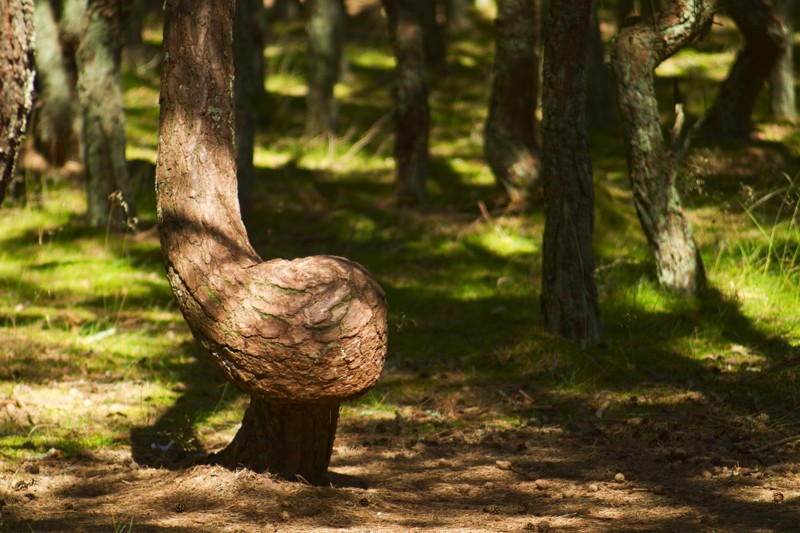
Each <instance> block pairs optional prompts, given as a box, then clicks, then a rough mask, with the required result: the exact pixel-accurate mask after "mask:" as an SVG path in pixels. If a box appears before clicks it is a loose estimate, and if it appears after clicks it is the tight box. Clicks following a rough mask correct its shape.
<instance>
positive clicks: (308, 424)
mask: <svg viewBox="0 0 800 533" xmlns="http://www.w3.org/2000/svg"><path fill="white" fill-rule="evenodd" d="M338 420H339V405H338V404H334V405H293V404H285V403H276V402H269V401H265V400H259V399H257V398H252V399H251V400H250V406H249V407H248V408H247V411H246V412H245V415H244V419H243V420H242V427H241V428H240V429H239V432H238V433H237V434H236V437H234V439H233V441H231V443H230V444H229V445H228V446H227V447H226V448H225V449H224V450H222V451H220V452H217V453H216V454H213V455H212V456H211V457H210V460H211V462H213V463H215V464H219V465H222V466H224V467H226V468H229V469H231V470H233V469H236V468H242V467H246V468H248V469H250V470H253V471H255V472H271V473H273V474H276V475H278V476H280V477H283V478H285V479H289V480H292V481H294V480H298V481H306V482H308V483H311V484H312V485H325V484H326V483H327V482H328V464H329V463H330V460H331V452H332V450H333V441H334V438H335V437H336V424H337V421H338Z"/></svg>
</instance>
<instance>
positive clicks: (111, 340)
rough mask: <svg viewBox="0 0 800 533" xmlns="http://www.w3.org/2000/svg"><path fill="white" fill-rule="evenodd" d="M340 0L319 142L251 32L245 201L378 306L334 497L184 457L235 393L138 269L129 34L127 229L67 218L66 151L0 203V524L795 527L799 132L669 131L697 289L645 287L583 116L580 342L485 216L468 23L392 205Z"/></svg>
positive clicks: (293, 81) (348, 408)
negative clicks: (259, 54) (420, 154)
mask: <svg viewBox="0 0 800 533" xmlns="http://www.w3.org/2000/svg"><path fill="white" fill-rule="evenodd" d="M354 5H358V6H360V8H364V9H365V12H364V13H361V14H359V15H358V16H357V17H355V18H354V19H353V26H352V28H353V32H352V35H351V37H352V39H351V41H349V42H348V69H347V75H346V80H345V83H342V84H340V85H339V86H338V87H337V96H338V97H339V98H340V103H341V117H342V118H341V128H340V131H341V135H340V137H338V138H336V139H333V140H330V141H325V140H320V139H316V140H308V139H303V137H302V131H303V123H304V98H303V96H304V91H305V81H304V68H305V48H304V45H303V42H304V41H303V39H304V37H303V28H302V25H301V24H299V23H295V24H285V25H277V26H275V27H274V28H273V37H274V39H273V41H271V44H270V46H269V47H268V48H267V51H266V53H267V56H268V59H269V74H268V79H267V89H268V91H269V100H268V105H265V109H264V110H262V111H264V112H265V113H264V116H266V117H267V118H268V121H265V122H264V125H263V127H262V128H261V129H260V132H259V137H258V143H257V148H256V153H255V162H256V166H257V173H258V176H257V180H256V183H255V184H254V190H253V193H252V197H251V202H250V203H251V209H249V210H248V212H247V216H246V217H245V218H246V219H245V221H246V224H247V227H248V230H249V232H250V237H251V240H252V242H253V244H254V246H255V248H256V249H257V250H259V252H260V253H261V254H262V256H263V257H265V258H272V257H300V256H304V255H311V254H320V253H326V254H336V255H343V256H347V257H350V258H352V259H354V260H356V261H359V262H360V263H362V264H363V265H365V266H366V267H367V268H368V269H369V270H370V271H371V272H372V273H373V274H374V275H375V276H376V278H377V279H378V280H379V282H380V283H381V285H382V286H383V287H384V288H385V290H386V293H387V299H388V302H389V307H390V335H389V351H388V354H387V361H386V367H385V370H384V373H383V375H382V378H381V380H380V381H379V383H378V384H377V386H376V387H375V388H374V389H373V390H371V391H370V392H368V393H367V394H366V395H365V396H364V397H362V398H360V399H358V400H355V401H353V402H350V403H348V404H345V405H343V406H342V417H341V419H340V426H339V431H338V433H337V439H336V443H335V447H334V451H333V458H332V463H331V472H332V477H331V479H332V486H330V487H323V488H320V487H311V486H307V485H304V484H302V483H291V482H287V481H282V480H277V479H273V478H272V477H270V476H269V475H266V474H255V473H252V472H247V471H235V472H232V471H227V470H224V469H221V468H218V467H210V466H200V465H198V461H199V460H200V459H202V458H203V457H204V456H205V455H206V454H207V453H208V452H211V451H216V450H218V449H220V448H222V447H223V446H225V444H226V443H228V442H229V441H230V440H231V439H232V438H233V435H234V434H235V432H236V430H237V425H238V423H239V421H240V420H241V416H242V414H243V413H244V410H245V407H246V398H245V397H243V396H242V395H241V394H239V393H237V392H236V391H233V390H231V388H230V387H228V386H227V385H226V384H225V381H224V379H223V378H222V377H221V375H220V373H219V372H218V370H217V369H216V368H215V367H214V365H213V364H212V363H211V362H210V360H209V359H208V358H207V356H206V355H205V354H204V353H203V352H202V349H201V348H200V347H199V346H198V345H197V344H196V343H195V342H194V341H193V339H192V337H191V334H190V333H189V331H188V329H187V327H186V325H185V323H184V322H183V319H182V317H181V315H180V313H179V311H178V310H177V308H176V306H175V304H174V302H173V299H172V293H171V291H170V288H169V286H168V284H167V282H166V279H165V276H164V271H163V263H162V260H161V252H160V249H159V241H158V235H157V230H156V229H155V205H154V204H155V202H154V198H153V195H154V192H153V190H152V189H153V187H152V179H153V173H154V162H155V154H156V139H157V126H158V83H159V81H158V80H159V77H158V76H159V74H158V63H159V62H158V44H159V40H160V35H159V33H158V30H157V27H156V26H157V25H156V24H155V23H154V22H153V20H149V23H148V25H147V31H146V34H145V41H146V45H147V46H149V47H150V48H149V51H147V50H146V51H145V53H144V54H143V55H142V57H144V58H147V57H148V54H149V57H150V58H151V59H149V60H147V61H141V58H139V62H138V63H136V64H135V65H133V66H131V65H128V66H127V67H126V70H125V73H124V74H125V80H124V83H125V89H126V91H125V98H126V117H127V129H128V158H129V160H130V161H131V170H132V172H133V174H134V175H135V176H136V177H137V179H140V180H141V182H142V186H141V191H140V196H141V198H139V203H140V205H139V207H140V216H141V219H142V220H141V229H140V231H139V232H137V233H124V234H123V233H116V232H113V231H106V230H104V229H101V230H96V229H92V228H89V227H88V226H87V224H86V221H85V218H84V216H83V213H84V211H85V200H84V198H83V194H84V193H83V189H82V187H83V186H82V183H81V181H80V180H79V179H78V178H79V176H78V175H77V174H76V172H74V171H75V170H76V167H75V165H71V166H70V167H69V168H66V169H55V170H53V171H47V172H44V173H41V172H37V171H35V169H33V168H32V167H31V166H28V165H26V164H25V162H23V165H22V167H23V168H26V169H27V172H26V173H25V179H24V183H23V186H21V187H19V188H18V189H17V191H16V193H15V195H16V196H15V198H12V199H11V200H10V201H8V202H6V204H4V207H3V209H2V210H0V345H2V347H3V349H2V350H0V531H8V532H13V533H20V532H36V533H39V532H56V531H64V532H81V531H84V532H112V531H113V532H114V533H131V532H165V533H166V532H176V533H177V532H249V531H252V532H263V531H281V532H293V531H353V532H368V531H373V532H379V531H386V532H405V531H434V530H436V531H464V532H473V531H539V532H542V531H551V532H552V531H563V532H583V531H587V532H595V531H597V532H621V531H663V532H674V531H703V532H712V531H715V532H758V531H764V532H767V531H798V530H800V478H799V477H798V475H799V474H800V415H798V413H800V387H798V376H800V348H799V347H800V328H799V327H798V324H799V322H798V320H800V319H799V318H798V317H800V229H798V223H797V222H798V220H797V218H798V208H797V205H798V198H799V197H800V187H798V185H800V182H798V183H797V184H796V183H795V181H796V177H795V176H797V175H798V170H800V159H798V153H800V132H798V130H797V128H795V127H790V126H787V125H786V124H781V123H778V122H773V121H770V120H769V118H768V116H767V114H766V112H765V109H766V106H765V102H764V101H761V102H759V107H758V109H757V116H756V119H757V122H758V131H757V133H756V135H755V136H754V138H753V139H752V140H750V141H742V142H729V143H725V144H719V143H715V142H712V141H711V140H708V139H705V140H703V139H698V140H697V142H695V144H694V146H693V149H692V150H691V153H690V155H689V157H687V159H686V161H685V162H684V165H683V172H682V175H681V178H680V180H681V181H680V188H681V193H682V196H683V199H684V201H685V203H686V206H687V212H688V215H689V218H690V220H691V222H692V224H693V226H694V230H695V234H696V240H697V242H698V246H699V249H700V250H701V254H702V256H703V260H704V262H705V265H706V269H707V272H708V278H709V281H710V288H709V289H708V290H707V291H706V292H704V293H703V294H701V295H700V296H698V297H697V298H683V297H680V296H677V295H673V294H668V293H665V292H664V291H662V290H661V289H660V288H659V287H658V284H657V283H656V281H655V279H654V275H653V265H652V260H651V258H650V254H649V252H648V249H647V245H646V242H645V239H644V237H643V235H642V232H641V229H640V227H639V224H638V221H637V219H636V215H635V212H634V210H633V207H632V201H631V194H630V190H629V186H628V182H627V173H626V167H625V155H624V149H623V147H622V144H621V141H620V135H619V131H618V130H617V129H616V128H614V127H610V128H607V129H605V130H603V129H599V130H596V131H593V133H592V152H593V166H594V169H593V170H594V176H595V187H596V208H597V215H596V233H595V242H594V246H595V255H596V259H597V265H598V267H597V271H596V280H597V283H598V289H599V292H600V302H601V310H602V319H603V324H604V344H602V345H601V346H597V347H592V348H589V349H587V350H580V349H579V348H578V347H577V346H574V345H571V344H568V343H563V342H561V341H560V340H559V339H556V338H553V337H552V336H550V335H548V334H547V333H546V332H544V331H543V329H542V328H541V327H539V326H538V324H539V323H540V320H539V319H540V317H539V311H538V303H537V302H538V292H539V290H540V284H541V276H540V269H541V262H540V253H541V249H540V246H541V234H542V228H543V216H542V213H541V210H540V209H536V208H534V209H531V210H529V211H526V212H518V213H517V212H515V213H511V212H507V211H505V210H504V209H503V207H502V204H501V203H500V202H498V192H497V189H496V187H495V185H494V181H493V178H492V176H491V174H490V172H489V170H488V168H487V167H486V164H485V162H484V159H483V155H482V125H483V122H484V120H485V116H486V102H487V101H488V83H487V82H486V80H488V79H489V77H490V75H491V61H492V57H491V56H492V54H491V45H490V39H491V35H492V34H491V23H490V22H489V19H488V18H487V17H479V16H476V17H475V19H474V20H473V24H474V27H473V28H471V29H470V30H469V31H464V32H461V33H456V34H454V35H452V39H451V43H450V48H449V55H448V61H447V65H446V66H444V67H442V68H440V69H437V71H436V72H435V73H433V72H432V74H433V75H432V80H431V83H432V88H433V91H432V94H431V105H432V116H433V119H432V124H433V131H432V145H431V152H432V159H431V163H430V181H429V189H428V190H429V195H430V197H429V204H428V205H427V206H426V208H425V209H424V210H419V211H418V210H414V209H409V208H406V207H402V206H398V205H397V204H396V202H395V201H394V194H393V192H394V188H393V161H392V158H391V153H392V151H391V142H392V121H391V105H392V104H391V83H392V79H393V70H392V68H393V59H392V57H391V54H390V52H389V49H388V44H387V43H386V37H385V30H384V26H383V21H382V20H380V19H378V18H375V17H377V14H376V12H375V7H376V2H374V1H372V0H368V1H364V2H358V3H354ZM601 5H603V6H604V8H603V9H604V10H603V11H602V13H601V15H602V19H603V20H604V21H609V20H613V7H614V6H613V2H604V3H601ZM370 9H372V12H371V14H370V12H369V10H370ZM151 18H153V17H151ZM155 18H157V17H154V19H155ZM721 21H722V23H721V24H718V25H715V27H714V30H713V32H712V34H711V35H710V36H709V37H707V38H706V39H705V40H704V41H703V43H702V44H701V45H698V48H692V49H687V50H685V51H683V52H681V53H679V54H678V55H676V56H675V57H673V58H671V59H670V61H669V62H668V63H667V64H665V65H664V66H663V67H662V68H661V69H660V71H659V74H660V76H661V78H660V82H659V86H658V89H659V94H660V95H662V96H663V97H664V98H663V102H662V103H663V112H664V124H665V126H667V125H669V124H670V123H671V121H672V120H673V117H672V116H671V113H672V107H673V106H672V103H671V100H670V98H671V95H672V94H673V91H674V87H675V84H676V83H679V84H680V87H681V90H682V91H683V96H684V99H685V101H686V106H687V112H688V115H689V118H690V119H691V117H697V116H699V115H700V114H701V113H702V111H703V106H704V105H706V104H707V103H708V101H710V98H711V97H710V96H709V95H711V94H713V92H714V86H715V84H716V83H718V82H719V81H720V80H721V79H722V78H723V77H724V76H725V72H726V70H727V68H729V66H730V64H731V62H732V60H733V58H734V56H735V43H736V42H737V39H736V38H735V32H734V31H733V30H732V29H731V28H732V26H731V24H730V22H729V21H727V22H726V21H725V20H724V19H721ZM796 27H797V26H796ZM603 33H604V36H605V37H606V38H608V37H609V36H610V35H611V34H613V24H611V23H610V22H604V24H603Z"/></svg>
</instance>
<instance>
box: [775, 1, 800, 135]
mask: <svg viewBox="0 0 800 533" xmlns="http://www.w3.org/2000/svg"><path fill="white" fill-rule="evenodd" d="M773 9H774V10H775V14H776V15H778V17H780V19H781V22H783V25H784V27H785V28H786V31H785V33H786V36H787V41H786V46H785V47H784V48H783V50H782V51H781V52H780V53H779V54H778V60H777V61H776V62H775V66H774V67H772V72H771V73H770V96H769V110H770V112H771V113H772V115H773V116H775V117H778V118H782V119H784V120H788V121H789V122H792V123H795V122H797V102H796V98H795V92H794V42H793V38H792V36H793V35H794V15H795V13H796V12H797V0H775V1H774V2H773Z"/></svg>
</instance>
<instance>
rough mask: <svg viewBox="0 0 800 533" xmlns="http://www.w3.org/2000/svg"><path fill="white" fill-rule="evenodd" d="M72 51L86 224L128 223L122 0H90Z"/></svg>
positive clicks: (131, 207) (132, 209) (131, 205)
mask: <svg viewBox="0 0 800 533" xmlns="http://www.w3.org/2000/svg"><path fill="white" fill-rule="evenodd" d="M87 20H88V22H87V26H86V31H85V32H84V35H83V37H82V38H81V44H80V46H79V47H78V51H77V54H76V57H77V61H78V100H79V103H80V107H81V115H82V127H83V135H82V137H83V161H84V164H85V166H86V192H87V204H88V205H87V207H88V214H89V224H91V225H92V226H95V227H105V226H108V225H109V224H112V225H114V226H115V227H124V226H131V227H132V226H134V225H135V217H136V206H135V199H134V195H133V191H132V187H131V184H130V180H129V179H128V167H127V164H126V162H125V112H124V104H123V101H122V80H121V78H120V70H119V69H120V60H121V53H122V35H123V28H124V27H125V26H124V20H123V5H122V0H90V1H89V4H88V6H87Z"/></svg>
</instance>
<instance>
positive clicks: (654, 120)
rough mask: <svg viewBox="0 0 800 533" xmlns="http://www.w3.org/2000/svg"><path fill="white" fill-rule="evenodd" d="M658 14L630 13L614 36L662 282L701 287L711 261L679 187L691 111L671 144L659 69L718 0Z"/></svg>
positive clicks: (633, 158)
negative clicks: (662, 113)
mask: <svg viewBox="0 0 800 533" xmlns="http://www.w3.org/2000/svg"><path fill="white" fill-rule="evenodd" d="M664 4H665V5H664V6H663V10H662V11H661V12H660V13H659V16H658V17H657V18H656V19H655V20H645V19H641V18H628V19H626V24H625V25H624V26H623V27H622V28H621V29H620V31H619V33H618V34H617V36H616V38H615V39H614V49H613V56H612V66H613V69H614V75H615V78H616V84H617V99H618V102H619V113H620V117H621V120H622V131H623V137H624V139H625V147H626V152H627V157H628V172H629V173H630V179H631V188H632V189H633V201H634V204H635V205H636V213H637V215H638V216H639V222H640V223H641V225H642V229H643V230H644V233H645V236H646V237H647V242H648V243H649V245H650V249H651V250H652V251H653V256H654V258H655V263H656V274H657V276H658V281H659V283H661V285H662V286H664V287H666V288H668V289H671V290H674V291H677V292H681V293H688V294H694V293H697V292H698V291H699V290H700V289H702V288H703V287H704V285H705V269H704V267H703V261H702V258H701V257H700V253H699V252H698V250H697V246H696V244H695V242H694V237H693V234H692V228H691V225H690V224H689V220H688V219H687V218H686V216H685V215H684V214H683V209H682V207H681V201H680V197H679V195H678V191H677V189H676V187H675V181H676V177H677V172H678V162H679V161H680V159H681V157H682V155H683V153H684V152H685V149H686V146H687V143H688V137H686V136H684V135H683V132H682V125H683V112H682V109H681V108H678V119H677V120H676V124H675V128H674V129H673V142H672V144H671V146H669V147H667V146H666V143H665V141H664V137H663V135H662V133H661V125H660V123H659V118H660V117H659V112H658V101H657V100H656V93H655V86H654V84H655V69H656V67H657V66H658V65H659V64H660V63H661V62H662V61H664V60H665V59H666V58H668V57H669V56H671V55H672V54H674V53H675V52H677V51H678V50H680V49H681V48H682V47H683V46H685V45H686V44H687V43H689V42H690V41H691V40H693V39H695V38H697V37H699V36H701V35H703V34H704V33H705V32H707V31H708V30H709V28H710V27H711V22H712V19H713V8H714V6H713V3H712V2H705V1H703V0H692V1H684V0H670V1H667V2H664Z"/></svg>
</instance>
